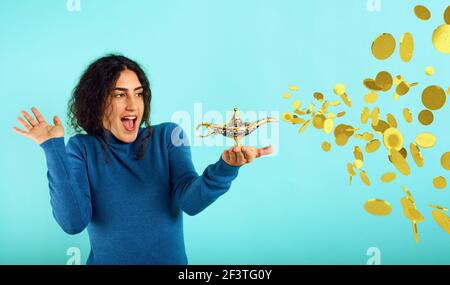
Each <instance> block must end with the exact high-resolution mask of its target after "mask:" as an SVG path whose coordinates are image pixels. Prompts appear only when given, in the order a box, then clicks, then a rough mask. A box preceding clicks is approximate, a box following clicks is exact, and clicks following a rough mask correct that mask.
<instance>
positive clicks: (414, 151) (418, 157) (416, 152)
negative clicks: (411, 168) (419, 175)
mask: <svg viewBox="0 0 450 285" xmlns="http://www.w3.org/2000/svg"><path fill="white" fill-rule="evenodd" d="M409 150H410V151H411V156H412V158H413V160H414V162H415V163H416V165H417V166H418V167H423V166H424V164H425V162H424V160H423V156H422V153H421V152H420V149H419V147H418V146H417V145H416V144H414V143H411V144H410V145H409Z"/></svg>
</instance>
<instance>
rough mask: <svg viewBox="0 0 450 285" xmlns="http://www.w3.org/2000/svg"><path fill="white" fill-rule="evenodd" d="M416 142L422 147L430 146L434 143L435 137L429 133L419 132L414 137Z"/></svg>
mask: <svg viewBox="0 0 450 285" xmlns="http://www.w3.org/2000/svg"><path fill="white" fill-rule="evenodd" d="M416 143H417V144H418V145H419V146H420V147H423V148H430V147H433V146H434V145H435V144H436V137H435V136H434V135H433V134H431V133H420V134H419V135H417V137H416Z"/></svg>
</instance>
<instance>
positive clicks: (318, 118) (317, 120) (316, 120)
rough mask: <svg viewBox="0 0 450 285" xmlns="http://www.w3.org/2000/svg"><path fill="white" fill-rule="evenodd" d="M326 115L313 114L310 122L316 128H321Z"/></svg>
mask: <svg viewBox="0 0 450 285" xmlns="http://www.w3.org/2000/svg"><path fill="white" fill-rule="evenodd" d="M325 120H326V117H325V116H324V115H315V116H314V117H313V120H312V124H313V126H314V128H316V129H323V123H324V122H325Z"/></svg>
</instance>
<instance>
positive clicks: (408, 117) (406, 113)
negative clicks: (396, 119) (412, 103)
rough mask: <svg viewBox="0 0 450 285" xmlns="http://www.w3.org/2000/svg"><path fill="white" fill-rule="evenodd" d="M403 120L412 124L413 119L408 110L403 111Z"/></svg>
mask: <svg viewBox="0 0 450 285" xmlns="http://www.w3.org/2000/svg"><path fill="white" fill-rule="evenodd" d="M403 118H405V121H406V122H407V123H412V120H413V117H412V114H411V111H410V110H409V109H408V108H405V109H403Z"/></svg>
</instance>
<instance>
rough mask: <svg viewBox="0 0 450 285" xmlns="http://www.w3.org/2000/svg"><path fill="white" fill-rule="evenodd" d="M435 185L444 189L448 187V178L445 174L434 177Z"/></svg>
mask: <svg viewBox="0 0 450 285" xmlns="http://www.w3.org/2000/svg"><path fill="white" fill-rule="evenodd" d="M433 185H434V187H436V188H437V189H444V188H445V187H447V180H446V179H445V177H443V176H438V177H435V178H434V179H433Z"/></svg>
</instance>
